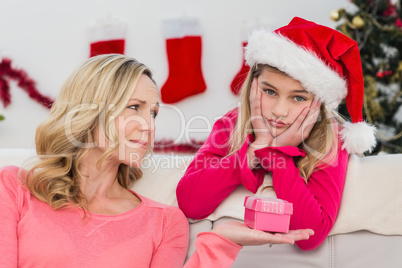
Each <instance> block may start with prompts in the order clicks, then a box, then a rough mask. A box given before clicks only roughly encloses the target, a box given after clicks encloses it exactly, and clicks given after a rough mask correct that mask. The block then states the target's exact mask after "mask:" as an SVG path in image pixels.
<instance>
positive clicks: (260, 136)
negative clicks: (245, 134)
mask: <svg viewBox="0 0 402 268" xmlns="http://www.w3.org/2000/svg"><path fill="white" fill-rule="evenodd" d="M261 96H262V92H261V90H258V83H257V78H254V80H253V82H252V84H251V90H250V113H251V118H250V120H251V124H252V126H253V129H254V135H255V140H254V142H253V143H252V144H251V146H252V147H254V149H261V148H264V147H267V146H269V145H271V143H272V140H273V136H272V135H271V133H270V131H269V125H268V123H267V121H266V119H265V118H264V117H263V116H262V110H261Z"/></svg>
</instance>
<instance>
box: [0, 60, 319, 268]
mask: <svg viewBox="0 0 402 268" xmlns="http://www.w3.org/2000/svg"><path fill="white" fill-rule="evenodd" d="M157 113H158V99H157V87H156V85H155V83H154V81H153V79H152V74H151V72H150V70H149V69H148V68H147V67H146V66H145V65H143V64H141V63H139V62H137V61H136V60H134V59H132V58H129V57H126V56H123V55H117V54H116V55H103V56H96V57H93V58H90V59H88V60H87V61H86V62H85V63H84V64H83V65H82V66H80V67H79V68H78V69H77V70H76V71H75V72H74V73H73V74H72V75H71V77H70V78H69V79H68V80H67V81H66V83H65V84H64V86H63V88H62V90H61V92H60V95H59V97H58V98H57V100H56V102H55V103H54V105H53V107H52V109H51V112H50V116H49V117H48V119H47V120H45V121H44V122H43V123H42V124H41V125H40V126H39V127H38V128H37V132H36V150H37V153H38V156H39V158H40V160H39V162H38V163H37V165H36V166H35V167H34V168H32V169H31V170H29V171H27V170H25V169H20V168H18V167H13V166H8V167H3V168H1V169H0V204H1V210H0V219H1V225H0V236H1V239H0V256H1V258H0V267H13V268H15V267H156V268H159V267H183V263H184V258H185V256H186V252H187V244H188V239H189V237H188V235H189V233H188V231H189V230H188V221H187V219H186V218H185V217H184V215H183V213H182V212H181V211H180V210H179V209H178V208H177V207H170V206H166V205H163V204H159V203H157V202H154V201H152V200H150V199H147V198H145V197H143V196H141V195H139V194H137V193H135V192H133V191H131V190H129V185H130V184H131V183H132V182H134V181H135V180H138V179H140V178H141V175H142V172H141V170H140V165H141V162H142V159H143V157H144V155H145V154H146V153H148V152H149V151H150V150H151V149H152V148H151V147H150V145H151V144H152V142H153V138H154V131H155V125H154V119H155V116H156V114H157ZM24 179H25V180H24ZM311 234H312V232H311V230H300V231H294V232H291V233H289V234H286V235H281V236H274V235H272V234H269V233H264V232H257V231H255V230H251V229H249V228H247V226H245V225H243V224H238V223H231V224H226V225H221V226H217V227H216V228H214V229H213V230H212V231H211V232H205V233H202V234H199V238H198V239H197V241H196V246H197V251H196V253H195V254H194V255H193V256H192V257H191V258H190V259H189V261H188V262H187V263H186V264H185V267H230V265H231V264H232V263H233V261H234V259H235V258H236V256H237V253H238V252H239V250H240V249H241V245H253V244H265V243H293V242H294V241H295V240H299V239H307V238H308V237H309V235H311ZM209 248H212V249H213V250H210V249H209Z"/></svg>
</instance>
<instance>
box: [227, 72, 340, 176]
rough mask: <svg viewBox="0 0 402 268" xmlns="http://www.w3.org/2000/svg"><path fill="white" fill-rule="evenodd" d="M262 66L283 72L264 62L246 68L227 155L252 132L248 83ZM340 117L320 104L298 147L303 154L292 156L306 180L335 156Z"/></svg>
mask: <svg viewBox="0 0 402 268" xmlns="http://www.w3.org/2000/svg"><path fill="white" fill-rule="evenodd" d="M264 69H269V70H271V71H275V72H280V73H284V72H282V71H280V70H279V69H277V68H275V67H272V66H269V65H266V64H256V65H254V66H253V67H252V68H251V69H250V71H249V73H248V75H247V78H246V80H245V82H244V83H243V86H242V89H241V93H240V107H239V110H238V119H237V122H236V124H235V127H234V128H233V131H232V133H231V136H230V138H229V140H228V143H229V148H230V149H229V153H228V155H232V154H234V153H235V152H236V151H238V150H239V149H240V148H241V147H242V145H243V144H244V142H245V141H246V137H247V135H248V134H254V130H253V126H252V123H251V120H250V118H251V111H250V90H251V83H252V81H253V79H254V78H257V77H258V76H259V75H260V74H261V73H262V71H263V70H264ZM284 74H286V73H284ZM334 118H335V119H334ZM341 120H342V119H341V118H340V117H339V116H338V115H337V113H336V112H335V111H331V112H329V111H328V110H327V109H326V108H325V106H324V105H322V106H321V109H320V115H319V117H318V119H317V122H316V123H315V125H314V127H313V129H312V130H311V132H310V134H309V136H308V138H307V139H305V140H304V141H303V142H302V143H301V144H300V145H299V146H298V147H299V148H300V149H303V150H305V152H306V157H298V158H295V164H296V166H297V167H298V168H299V170H300V175H301V176H302V177H303V178H304V180H305V181H306V183H307V181H308V178H309V177H310V175H311V174H312V173H313V171H314V170H315V169H316V168H319V167H322V166H325V165H330V164H331V163H333V161H334V160H336V159H335V156H336V153H337V151H338V134H337V130H338V127H339V124H338V123H339V122H341ZM332 124H335V125H332Z"/></svg>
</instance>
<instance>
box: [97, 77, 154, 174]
mask: <svg viewBox="0 0 402 268" xmlns="http://www.w3.org/2000/svg"><path fill="white" fill-rule="evenodd" d="M158 110H159V104H158V96H157V88H156V85H155V84H154V83H153V82H152V80H151V79H150V78H149V77H148V76H146V75H141V77H140V78H139V80H138V82H137V85H136V86H135V89H134V92H133V93H132V95H131V97H130V100H129V101H128V103H127V104H126V105H125V108H124V109H123V111H122V112H121V113H120V114H119V115H118V116H117V117H116V118H115V125H116V130H117V134H118V139H119V146H118V150H117V152H116V153H114V154H113V156H112V159H113V161H114V162H116V163H124V164H126V165H129V166H132V167H139V166H140V165H141V162H142V160H143V157H144V155H145V153H146V151H147V149H148V147H149V146H150V145H151V144H152V143H153V141H154V137H155V121H154V120H155V116H156V114H157V113H158ZM96 132H97V133H96V134H95V139H96V142H97V144H98V149H99V150H100V153H103V152H105V151H106V149H107V148H109V147H110V141H108V140H107V139H106V138H105V137H104V135H99V134H100V133H101V132H100V131H99V128H97V131H96Z"/></svg>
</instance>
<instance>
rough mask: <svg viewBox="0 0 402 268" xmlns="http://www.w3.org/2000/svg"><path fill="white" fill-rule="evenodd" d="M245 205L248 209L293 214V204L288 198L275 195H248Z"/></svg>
mask: <svg viewBox="0 0 402 268" xmlns="http://www.w3.org/2000/svg"><path fill="white" fill-rule="evenodd" d="M244 206H245V207H246V208H248V209H251V210H255V211H260V212H266V213H274V214H280V215H283V214H287V215H292V214H293V204H292V203H289V202H288V201H286V200H282V199H278V198H274V197H259V196H246V199H245V200H244Z"/></svg>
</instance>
